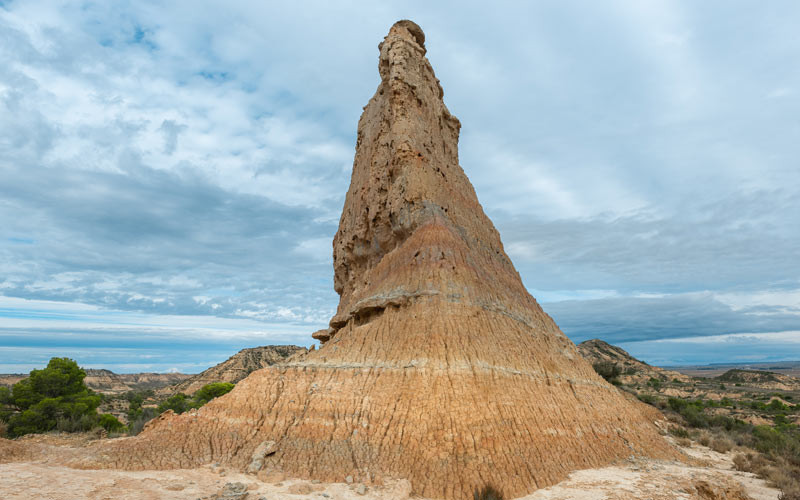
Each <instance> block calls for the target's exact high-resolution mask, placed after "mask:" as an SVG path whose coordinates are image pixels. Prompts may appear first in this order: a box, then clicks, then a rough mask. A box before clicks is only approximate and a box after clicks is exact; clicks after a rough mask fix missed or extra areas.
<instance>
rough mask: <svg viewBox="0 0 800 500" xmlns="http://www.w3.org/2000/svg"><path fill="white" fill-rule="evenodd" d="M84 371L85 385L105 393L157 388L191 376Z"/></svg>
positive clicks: (97, 370) (98, 370)
mask: <svg viewBox="0 0 800 500" xmlns="http://www.w3.org/2000/svg"><path fill="white" fill-rule="evenodd" d="M85 371H86V378H85V379H84V382H86V385H87V386H89V388H90V389H92V390H94V391H97V392H102V393H106V394H121V393H123V392H128V391H146V390H148V389H152V390H158V389H161V388H162V387H166V386H169V385H173V384H177V383H178V382H180V381H182V380H185V379H187V378H189V377H191V375H187V374H185V373H114V372H112V371H111V370H103V369H95V368H86V369H85Z"/></svg>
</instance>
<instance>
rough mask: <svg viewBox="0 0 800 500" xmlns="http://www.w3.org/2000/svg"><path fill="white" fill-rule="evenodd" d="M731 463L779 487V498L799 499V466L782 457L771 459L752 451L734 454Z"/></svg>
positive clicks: (784, 499)
mask: <svg viewBox="0 0 800 500" xmlns="http://www.w3.org/2000/svg"><path fill="white" fill-rule="evenodd" d="M733 464H734V466H735V467H736V468H737V469H738V470H740V471H744V472H752V473H753V474H756V475H757V476H759V477H762V478H764V479H766V480H767V481H768V482H769V483H770V484H771V485H772V486H774V487H776V488H778V489H780V490H781V492H782V493H781V496H780V500H800V467H797V466H794V465H792V464H790V463H789V462H787V461H786V460H784V459H782V458H779V459H777V460H775V461H772V460H769V459H767V458H766V457H764V455H762V454H760V453H752V452H751V453H746V454H745V453H740V454H738V455H736V456H735V457H733Z"/></svg>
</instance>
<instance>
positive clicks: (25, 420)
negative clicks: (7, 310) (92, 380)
mask: <svg viewBox="0 0 800 500" xmlns="http://www.w3.org/2000/svg"><path fill="white" fill-rule="evenodd" d="M84 377H86V372H84V371H83V370H82V369H81V368H80V367H79V366H78V364H77V363H76V362H75V361H73V360H71V359H69V358H52V359H51V360H50V362H49V363H48V364H47V367H46V368H44V369H42V370H32V371H31V372H30V375H29V377H28V378H26V379H23V380H21V381H19V382H17V383H16V384H14V386H13V387H12V389H11V394H10V397H9V403H8V404H10V406H12V407H13V408H14V409H15V410H16V411H15V412H14V413H13V414H12V415H11V416H10V417H9V418H8V434H9V436H11V437H17V436H22V435H24V434H31V433H36V432H47V431H51V430H55V429H59V430H65V431H68V432H72V431H73V430H88V429H91V428H92V427H93V426H94V425H95V424H96V423H97V419H98V416H97V411H96V410H97V407H98V406H99V405H100V396H98V395H97V394H95V393H94V392H92V391H91V390H89V388H88V387H86V384H84V382H83V379H84Z"/></svg>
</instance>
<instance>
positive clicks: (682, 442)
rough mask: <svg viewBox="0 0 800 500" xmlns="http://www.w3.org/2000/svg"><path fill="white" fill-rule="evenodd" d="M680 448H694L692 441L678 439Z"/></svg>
mask: <svg viewBox="0 0 800 500" xmlns="http://www.w3.org/2000/svg"><path fill="white" fill-rule="evenodd" d="M677 441H678V446H682V447H684V448H691V447H692V440H691V439H689V438H678V440H677Z"/></svg>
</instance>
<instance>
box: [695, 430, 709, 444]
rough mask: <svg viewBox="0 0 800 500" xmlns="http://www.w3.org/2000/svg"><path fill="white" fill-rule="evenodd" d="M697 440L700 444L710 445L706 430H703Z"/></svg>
mask: <svg viewBox="0 0 800 500" xmlns="http://www.w3.org/2000/svg"><path fill="white" fill-rule="evenodd" d="M697 442H698V443H700V444H702V445H703V446H710V445H711V436H710V435H709V434H708V432H706V431H703V432H702V433H701V434H700V435H699V437H698V438H697Z"/></svg>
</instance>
